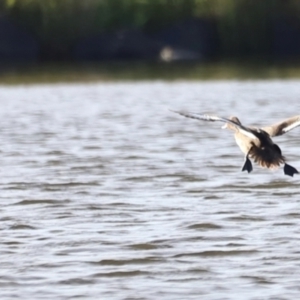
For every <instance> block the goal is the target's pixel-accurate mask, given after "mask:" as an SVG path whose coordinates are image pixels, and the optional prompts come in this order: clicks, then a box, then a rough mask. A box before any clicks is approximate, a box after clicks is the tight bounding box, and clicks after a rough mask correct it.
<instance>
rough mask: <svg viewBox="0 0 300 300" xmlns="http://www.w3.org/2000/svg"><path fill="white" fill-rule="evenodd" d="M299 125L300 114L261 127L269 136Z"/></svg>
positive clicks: (282, 132)
mask: <svg viewBox="0 0 300 300" xmlns="http://www.w3.org/2000/svg"><path fill="white" fill-rule="evenodd" d="M298 126H300V115H298V116H294V117H291V118H288V119H286V120H283V121H281V122H279V123H276V124H274V125H271V126H267V127H263V128H262V129H263V130H264V131H266V132H267V133H268V134H269V135H270V136H271V137H273V136H278V135H282V134H285V133H286V132H288V131H290V130H292V129H294V128H296V127H298Z"/></svg>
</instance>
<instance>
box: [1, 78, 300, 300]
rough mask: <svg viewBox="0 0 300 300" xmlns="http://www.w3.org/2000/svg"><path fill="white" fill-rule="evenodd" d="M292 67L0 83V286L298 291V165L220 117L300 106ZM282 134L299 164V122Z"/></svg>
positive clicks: (264, 117)
mask: <svg viewBox="0 0 300 300" xmlns="http://www.w3.org/2000/svg"><path fill="white" fill-rule="evenodd" d="M299 95H300V82H299V81H298V80H265V81H259V80H255V81H253V80H248V81H239V80H223V81H222V80H221V81H210V80H207V81H193V82H190V81H173V82H166V81H144V82H130V81H129V82H103V83H99V82H98V83H97V82H95V83H81V84H79V83H78V84H36V85H35V84H30V85H9V86H6V85H2V86H0V103H1V110H0V138H1V147H0V150H1V155H0V162H1V168H0V173H1V176H0V187H1V196H0V197H1V208H0V211H1V216H0V228H1V241H2V242H1V244H0V253H1V258H2V259H1V262H0V269H1V271H0V274H1V275H0V285H1V290H0V296H1V299H12V298H14V299H15V298H22V299H41V298H43V299H55V298H56V299H58V298H59V299H71V298H72V299H73V298H78V299H98V298H101V299H166V300H170V299H236V300H239V299H262V298H263V299H279V298H280V299H296V298H297V297H298V295H299V287H300V279H299V278H300V263H299V262H300V252H299V248H300V229H299V223H300V197H299V176H294V177H288V176H285V175H284V174H283V170H282V168H281V169H278V170H276V171H270V170H266V169H261V168H260V167H258V166H257V165H255V164H254V165H253V166H254V171H253V172H252V173H250V174H247V173H245V172H241V166H242V164H243V159H244V158H243V154H242V153H241V152H240V150H239V149H238V147H237V145H236V144H235V141H234V138H233V136H232V133H231V132H230V131H226V130H221V129H220V127H221V125H222V124H221V123H209V122H208V123H207V122H201V121H196V120H191V119H186V118H183V117H181V116H179V115H176V114H174V113H172V112H170V111H169V109H185V110H190V111H194V112H204V113H217V114H219V115H221V116H225V117H228V116H230V115H237V116H238V117H239V118H240V120H241V121H242V122H243V123H244V124H245V125H257V126H260V125H262V126H263V125H268V124H272V123H275V122H278V121H280V120H282V119H285V118H287V117H290V116H293V115H296V114H299V112H300V102H299ZM299 130H300V128H296V129H294V130H293V131H291V132H289V133H288V134H286V135H284V136H281V137H278V138H276V142H277V143H278V144H279V146H280V147H281V149H282V151H283V154H284V155H285V156H286V157H287V159H288V162H289V163H290V164H291V165H293V166H294V167H296V168H298V169H300V155H299V132H300V131H299Z"/></svg>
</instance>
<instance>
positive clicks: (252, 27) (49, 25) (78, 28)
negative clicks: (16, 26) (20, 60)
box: [0, 0, 300, 56]
mask: <svg viewBox="0 0 300 300" xmlns="http://www.w3.org/2000/svg"><path fill="white" fill-rule="evenodd" d="M0 9H1V10H3V11H5V12H6V14H7V15H9V16H11V17H12V18H13V19H15V20H17V21H18V22H19V23H21V24H24V25H25V26H26V27H27V28H29V30H31V31H32V32H33V33H34V34H35V35H36V36H37V37H38V38H39V39H40V40H41V41H42V43H44V44H45V45H51V47H54V48H57V49H58V48H61V49H62V50H61V51H62V52H63V51H66V50H64V49H67V48H68V47H70V46H71V45H72V44H73V43H74V42H75V41H76V40H77V39H79V38H80V37H83V36H88V35H91V34H94V33H98V32H103V31H110V30H116V29H120V28H139V29H141V30H144V31H146V32H155V31H157V30H159V29H161V28H163V27H164V26H167V25H168V24H171V23H172V22H175V21H177V20H183V19H187V18H193V17H204V18H210V19H212V20H214V21H215V22H216V23H217V27H218V33H219V38H220V41H221V51H220V53H221V54H222V55H224V56H236V55H238V56H247V55H252V56H253V55H254V56H261V55H265V54H267V53H268V52H269V51H270V45H271V35H270V30H271V24H272V21H273V20H275V19H276V18H281V17H287V18H290V19H291V18H292V19H295V20H297V21H299V19H300V1H299V0H289V1H283V0H0Z"/></svg>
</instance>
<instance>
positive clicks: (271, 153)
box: [171, 110, 300, 176]
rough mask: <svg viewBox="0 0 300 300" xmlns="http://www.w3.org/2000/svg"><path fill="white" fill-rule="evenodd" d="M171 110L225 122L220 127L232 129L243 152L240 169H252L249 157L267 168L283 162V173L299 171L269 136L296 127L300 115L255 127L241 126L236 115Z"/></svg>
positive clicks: (292, 174)
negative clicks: (222, 115) (270, 124)
mask: <svg viewBox="0 0 300 300" xmlns="http://www.w3.org/2000/svg"><path fill="white" fill-rule="evenodd" d="M171 111H172V112H175V113H178V114H180V115H182V116H184V117H187V118H192V119H197V120H204V121H212V122H214V121H220V122H223V123H225V125H224V126H223V127H222V128H228V129H230V130H233V131H234V137H235V141H236V143H237V144H238V146H239V147H240V149H241V151H242V152H243V153H244V154H245V162H244V165H243V167H242V171H247V172H248V173H250V172H251V171H252V170H253V168H252V163H251V161H250V159H253V160H254V162H256V163H257V164H258V165H260V166H261V167H263V168H268V169H276V168H278V167H279V166H280V165H281V164H284V168H283V171H284V174H285V175H289V176H294V174H298V173H299V172H298V171H297V170H296V169H295V168H294V167H292V166H291V165H289V164H287V163H286V159H285V157H284V156H283V155H282V153H281V149H280V148H279V146H278V145H276V144H274V143H273V141H272V139H271V138H272V137H275V136H278V135H282V134H284V133H286V132H288V131H290V130H292V129H294V128H295V127H298V126H299V125H300V115H298V116H294V117H291V118H288V119H286V120H284V121H281V122H279V123H276V124H274V125H272V126H268V127H262V128H255V127H246V126H243V125H242V123H241V122H240V120H239V119H238V118H237V117H230V118H229V119H227V118H223V117H218V116H212V115H206V114H199V113H192V112H185V111H174V110H171Z"/></svg>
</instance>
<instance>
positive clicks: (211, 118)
mask: <svg viewBox="0 0 300 300" xmlns="http://www.w3.org/2000/svg"><path fill="white" fill-rule="evenodd" d="M170 111H172V112H174V113H177V114H180V115H182V116H184V117H187V118H191V119H196V120H204V121H212V122H215V121H220V122H223V123H230V124H231V125H233V126H234V127H235V128H237V130H239V131H240V132H241V133H243V134H244V135H246V136H248V137H250V138H251V139H255V138H257V134H256V132H255V130H253V129H250V128H247V127H245V126H243V125H242V124H240V123H237V122H235V121H233V120H230V119H227V118H223V117H218V116H212V115H206V114H199V113H192V112H186V111H176V110H171V109H170Z"/></svg>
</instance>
